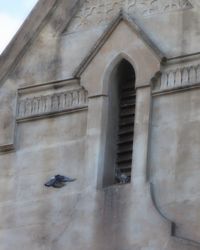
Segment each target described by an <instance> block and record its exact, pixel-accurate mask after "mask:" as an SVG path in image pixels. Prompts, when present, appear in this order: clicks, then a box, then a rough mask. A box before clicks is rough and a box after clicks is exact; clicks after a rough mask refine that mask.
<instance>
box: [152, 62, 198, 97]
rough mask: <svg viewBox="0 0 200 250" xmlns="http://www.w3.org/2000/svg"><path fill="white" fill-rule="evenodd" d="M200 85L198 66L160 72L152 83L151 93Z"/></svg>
mask: <svg viewBox="0 0 200 250" xmlns="http://www.w3.org/2000/svg"><path fill="white" fill-rule="evenodd" d="M196 85H200V64H195V65H190V66H184V67H181V66H180V67H177V68H175V69H169V70H164V71H162V72H160V73H159V74H158V75H157V77H156V78H155V79H154V81H153V93H161V92H166V91H173V90H177V89H183V88H188V87H191V86H196Z"/></svg>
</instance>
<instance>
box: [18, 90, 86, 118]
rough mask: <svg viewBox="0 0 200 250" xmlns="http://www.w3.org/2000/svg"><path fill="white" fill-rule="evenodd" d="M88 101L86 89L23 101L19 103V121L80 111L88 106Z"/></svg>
mask: <svg viewBox="0 0 200 250" xmlns="http://www.w3.org/2000/svg"><path fill="white" fill-rule="evenodd" d="M87 99H88V98H87V92H86V91H85V90H84V89H78V90H72V91H66V92H62V93H56V94H52V95H44V96H35V97H31V98H26V99H22V100H19V102H18V109H17V119H21V118H27V117H32V116H38V115H40V116H41V115H45V114H51V113H57V112H62V111H67V110H71V109H76V108H77V109H80V108H82V107H85V106H87Z"/></svg>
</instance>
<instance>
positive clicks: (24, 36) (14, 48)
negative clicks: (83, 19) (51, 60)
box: [0, 0, 84, 86]
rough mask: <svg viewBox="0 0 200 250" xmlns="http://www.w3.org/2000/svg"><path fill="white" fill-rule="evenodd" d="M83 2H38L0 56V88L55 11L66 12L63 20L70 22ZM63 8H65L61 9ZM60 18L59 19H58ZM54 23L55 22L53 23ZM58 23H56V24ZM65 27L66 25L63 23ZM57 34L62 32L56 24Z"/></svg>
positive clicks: (56, 0)
mask: <svg viewBox="0 0 200 250" xmlns="http://www.w3.org/2000/svg"><path fill="white" fill-rule="evenodd" d="M83 2H84V0H67V1H66V0H39V1H38V3H37V4H36V5H35V7H34V8H33V9H32V11H31V12H30V14H29V15H28V17H27V18H26V20H25V21H24V23H23V24H22V26H21V27H20V28H19V30H18V31H17V33H16V34H15V36H14V37H13V39H12V40H11V42H10V43H9V44H8V46H7V47H6V49H5V50H4V51H3V53H2V54H1V55H0V86H1V85H2V84H3V83H4V81H5V79H6V77H7V76H8V75H9V74H10V72H11V71H12V70H14V69H15V67H16V65H17V63H18V62H19V60H20V59H21V58H22V57H23V56H24V54H25V53H26V51H27V49H28V48H29V46H30V45H31V44H32V43H33V41H34V40H35V38H36V37H37V35H38V33H39V32H40V31H41V29H42V28H43V27H44V25H45V24H47V22H48V21H49V20H51V17H52V16H53V14H54V13H55V9H56V8H58V7H59V4H60V6H61V9H63V11H65V10H66V9H67V10H68V11H67V12H66V15H67V16H65V20H66V21H67V22H70V20H71V18H72V17H73V15H74V13H75V12H76V11H77V10H78V8H79V7H80V4H82V3H83ZM62 6H65V8H62ZM59 18H60V17H59ZM55 23H56V22H55ZM57 23H58V22H57ZM65 25H66V23H65ZM58 26H59V27H58V30H57V32H62V30H63V23H62V22H61V24H60V23H58Z"/></svg>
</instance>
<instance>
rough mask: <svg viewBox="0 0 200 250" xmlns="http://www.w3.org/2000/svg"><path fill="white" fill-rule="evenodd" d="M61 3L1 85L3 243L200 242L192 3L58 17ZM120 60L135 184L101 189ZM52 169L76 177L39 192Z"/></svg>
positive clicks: (40, 247)
mask: <svg viewBox="0 0 200 250" xmlns="http://www.w3.org/2000/svg"><path fill="white" fill-rule="evenodd" d="M67 2H68V1H64V0H62V1H61V0H60V1H58V5H57V6H56V7H55V6H54V7H55V9H54V10H52V13H51V15H49V17H48V19H47V20H46V21H45V22H44V23H43V25H42V28H41V29H40V32H39V31H38V34H37V36H35V37H34V39H33V40H32V42H31V43H30V46H28V48H26V53H25V54H24V55H23V56H21V57H19V58H18V62H17V63H16V64H15V67H13V68H12V70H11V71H10V72H8V76H7V78H6V80H4V82H3V83H2V85H1V87H0V151H1V154H0V214H1V216H0V249H2V250H22V249H32V250H55V249H60V250H64V249H65V250H71V249H74V250H81V249H87V250H102V249H104V250H133V249H134V250H161V249H166V250H179V249H180V250H193V249H195V250H196V249H200V245H199V244H198V242H199V241H200V238H199V234H200V223H199V221H198V215H199V211H200V207H199V205H200V199H199V191H200V187H199V180H198V178H199V169H198V167H199V163H200V157H199V145H200V138H199V133H198V132H199V131H198V130H199V122H200V116H199V110H200V109H199V107H200V102H199V98H198V96H199V81H200V73H199V71H200V70H199V64H200V57H199V54H198V53H197V52H198V51H199V50H200V47H199V46H200V45H199V43H198V40H199V32H198V27H199V7H200V5H199V3H198V1H195V0H190V1H189V0H180V1H178V0H177V1H168V0H167V1H163V0H156V1H149V0H148V1H140V0H136V1H133V0H132V1H119V0H116V1H96V0H95V1H91V0H90V1H85V3H84V4H83V6H82V7H81V9H80V10H79V11H77V12H76V13H75V16H74V18H73V19H72V20H71V22H70V23H68V22H67V23H65V22H64V20H65V18H64V17H65V16H66V13H69V11H70V10H71V11H72V13H74V12H73V11H75V10H76V8H78V7H77V6H78V5H77V6H74V5H73V4H72V1H69V3H68V4H67ZM65 4H66V5H65ZM69 6H70V7H69ZM121 9H123V11H122V10H121ZM120 10H121V15H119V12H120ZM122 12H123V13H122ZM59 17H60V18H59ZM68 19H69V17H68ZM136 23H137V24H138V26H137V24H136ZM98 39H99V40H98ZM94 45H95V47H93V46H94ZM160 51H161V52H160ZM191 53H196V55H190V56H185V55H187V54H191ZM163 56H166V57H167V58H168V60H167V59H166V60H165V61H164V60H163ZM171 57H178V58H171ZM169 58H171V59H169ZM122 59H126V60H127V61H128V62H129V63H130V64H132V66H133V67H134V70H135V73H136V82H135V85H136V93H137V100H136V117H135V130H134V131H135V133H134V134H135V135H134V147H133V149H134V153H133V164H132V169H133V172H132V181H131V183H130V184H127V185H113V186H110V187H106V188H102V183H103V173H104V171H103V169H104V166H105V160H106V159H107V158H106V155H108V154H106V152H105V149H106V147H105V145H106V140H108V137H109V134H108V133H107V131H108V130H107V128H108V119H107V114H108V110H109V97H110V96H109V89H110V88H109V86H110V84H111V82H112V86H114V81H115V78H114V77H112V73H113V71H114V70H115V68H116V66H117V65H118V63H119V62H120V61H121V60H122ZM83 60H84V61H83ZM158 72H159V73H158ZM0 78H1V77H0ZM55 174H64V175H67V176H70V177H74V178H76V179H77V180H76V181H75V182H73V183H70V184H67V186H65V187H64V188H62V189H53V188H47V187H45V186H44V183H45V182H46V181H47V180H48V179H49V178H50V177H51V176H53V175H55Z"/></svg>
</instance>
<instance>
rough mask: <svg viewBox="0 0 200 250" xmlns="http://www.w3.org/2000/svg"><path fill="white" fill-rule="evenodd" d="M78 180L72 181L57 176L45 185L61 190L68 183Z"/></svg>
mask: <svg viewBox="0 0 200 250" xmlns="http://www.w3.org/2000/svg"><path fill="white" fill-rule="evenodd" d="M75 180H76V179H72V178H69V177H66V176H63V175H55V176H53V177H52V178H51V179H50V180H49V181H48V182H46V183H45V184H44V185H45V186H46V187H54V188H61V187H63V186H65V185H66V183H67V182H73V181H75Z"/></svg>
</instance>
